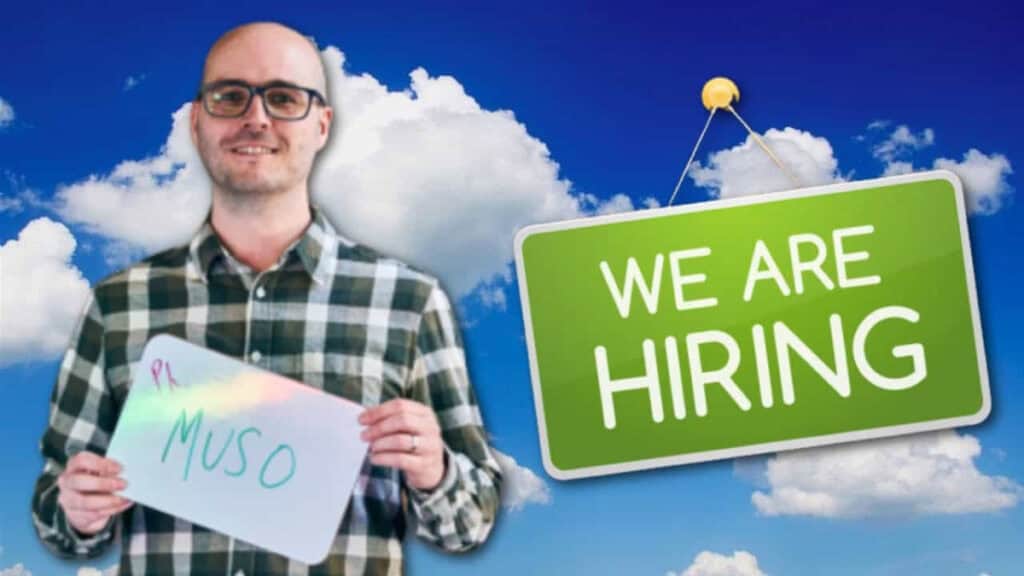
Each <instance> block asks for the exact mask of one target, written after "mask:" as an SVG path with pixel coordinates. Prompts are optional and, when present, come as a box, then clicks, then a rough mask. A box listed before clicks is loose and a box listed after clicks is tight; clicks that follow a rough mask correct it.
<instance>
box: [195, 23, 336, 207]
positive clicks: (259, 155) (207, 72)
mask: <svg viewBox="0 0 1024 576" xmlns="http://www.w3.org/2000/svg"><path fill="white" fill-rule="evenodd" d="M225 82H234V83H232V84H228V86H227V90H225V89H224V83H225ZM273 85H278V86H283V85H288V86H293V87H298V88H307V89H311V90H314V91H316V93H318V94H319V95H322V96H323V97H326V95H327V83H326V80H325V78H324V69H323V64H322V62H321V61H320V56H319V54H318V52H317V50H316V47H315V46H314V45H313V43H312V42H310V40H308V39H307V38H306V37H304V36H302V35H301V34H299V33H298V32H296V31H295V30H292V29H291V28H287V27H285V26H282V25H280V24H273V23H254V24H246V25H244V26H240V27H238V28H235V29H233V30H231V31H229V32H227V33H226V34H224V35H223V36H221V37H220V39H218V40H217V42H216V43H214V45H213V47H211V48H210V51H209V53H208V54H207V56H206V64H205V66H204V67H203V79H202V86H201V89H200V99H198V100H196V101H195V102H194V103H193V105H192V116H191V128H192V141H193V143H194V144H195V145H196V148H197V149H198V150H199V155H200V157H201V158H202V160H203V165H204V166H206V171H207V172H208V173H209V174H210V178H211V179H212V180H213V185H214V193H215V194H216V193H218V192H219V193H222V194H227V195H230V196H232V197H235V199H236V200H242V199H257V197H259V196H262V195H267V194H278V193H282V192H289V191H295V190H297V189H302V190H305V187H306V182H307V181H308V179H309V173H310V170H311V169H312V165H313V159H314V158H315V156H316V153H317V152H318V151H319V150H320V149H321V148H323V147H324V145H325V144H326V143H327V136H328V133H329V128H330V122H331V117H332V115H333V111H332V110H331V108H330V107H329V106H328V105H327V103H326V102H325V101H320V100H319V98H318V97H317V96H314V95H313V93H312V92H311V91H309V90H305V91H304V90H299V91H291V92H290V93H291V94H298V95H299V96H300V98H305V99H307V100H308V101H309V102H308V106H309V108H308V114H306V115H305V116H304V117H302V118H301V119H297V120H288V119H283V118H282V117H274V115H277V116H288V115H289V113H288V112H287V109H286V108H285V107H286V106H293V109H297V110H299V112H301V111H302V110H303V109H305V105H306V102H305V101H300V102H299V103H298V106H300V108H294V106H295V105H296V104H295V103H289V102H288V97H287V95H288V94H289V92H288V91H276V92H275V91H272V90H269V87H270V86H273ZM260 88H267V89H268V90H260ZM252 89H255V90H252ZM253 92H256V93H255V94H254V93H253ZM250 95H251V101H250V102H249V105H248V107H247V108H245V111H244V112H243V113H241V115H239V116H237V117H225V116H232V115H235V114H237V113H238V112H240V110H241V107H239V106H235V107H234V108H231V107H230V106H229V105H228V104H229V103H230V100H231V99H235V100H236V101H240V102H242V103H244V99H245V98H248V97H249V96H250ZM239 99H241V100H239ZM268 99H269V100H270V102H267V100H268ZM220 103H228V104H225V106H227V107H220V106H221V104H220ZM268 109H269V110H270V112H271V113H270V114H268V113H267V112H268ZM282 111H285V112H286V113H285V114H281V112H282Z"/></svg>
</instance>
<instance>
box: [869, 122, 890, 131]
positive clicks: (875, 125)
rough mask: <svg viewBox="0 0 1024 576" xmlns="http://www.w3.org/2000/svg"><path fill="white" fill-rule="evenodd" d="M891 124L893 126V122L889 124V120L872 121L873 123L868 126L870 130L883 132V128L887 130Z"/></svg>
mask: <svg viewBox="0 0 1024 576" xmlns="http://www.w3.org/2000/svg"><path fill="white" fill-rule="evenodd" d="M889 124H892V122H889V121H888V120H872V121H871V123H869V124H868V130H881V129H883V128H887V127H888V126H889Z"/></svg>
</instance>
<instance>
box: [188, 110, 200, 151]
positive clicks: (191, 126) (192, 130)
mask: <svg viewBox="0 0 1024 576" xmlns="http://www.w3.org/2000/svg"><path fill="white" fill-rule="evenodd" d="M202 105H203V104H202V102H199V101H198V100H195V101H193V102H192V108H191V109H190V110H189V113H188V131H189V134H190V135H191V136H192V146H194V147H195V148H196V149H197V150H198V149H199V107H200V106H202Z"/></svg>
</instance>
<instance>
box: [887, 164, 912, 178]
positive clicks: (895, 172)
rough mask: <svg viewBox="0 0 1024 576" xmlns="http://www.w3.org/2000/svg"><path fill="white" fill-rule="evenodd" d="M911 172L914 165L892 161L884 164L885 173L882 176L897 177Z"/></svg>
mask: <svg viewBox="0 0 1024 576" xmlns="http://www.w3.org/2000/svg"><path fill="white" fill-rule="evenodd" d="M913 171H914V165H913V164H912V163H910V162H902V161H900V160H893V161H892V162H887V163H886V164H885V171H884V172H882V176H899V175H900V174H910V173H911V172H913Z"/></svg>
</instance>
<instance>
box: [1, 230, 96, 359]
mask: <svg viewBox="0 0 1024 576" xmlns="http://www.w3.org/2000/svg"><path fill="white" fill-rule="evenodd" d="M75 245H76V242H75V238H74V236H72V234H71V232H70V231H69V230H68V229H67V228H66V227H65V226H64V225H63V224H60V223H57V222H54V221H52V220H50V219H49V218H37V219H35V220H33V221H31V222H29V223H28V224H27V225H26V226H25V228H23V229H22V230H21V232H20V233H19V234H18V238H17V239H15V240H8V241H7V242H6V243H4V245H3V246H0V318H2V319H3V326H4V329H3V330H2V331H0V365H3V364H8V363H12V362H23V361H27V360H38V359H43V358H49V357H51V356H55V355H57V354H59V353H61V352H62V351H63V350H64V349H65V347H66V346H67V344H68V335H69V334H70V333H71V331H72V329H73V327H74V325H75V323H76V322H77V320H78V317H79V315H80V314H81V312H82V307H83V306H84V304H85V301H86V299H87V298H88V295H89V283H88V282H87V281H86V280H85V279H84V278H83V277H82V273H81V272H80V271H79V270H78V268H76V267H74V266H73V265H71V255H72V253H74V251H75Z"/></svg>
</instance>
